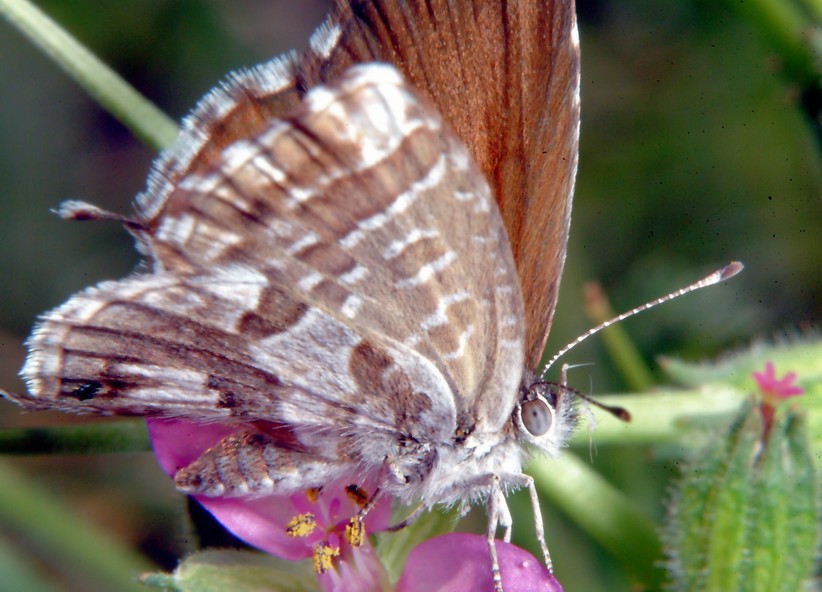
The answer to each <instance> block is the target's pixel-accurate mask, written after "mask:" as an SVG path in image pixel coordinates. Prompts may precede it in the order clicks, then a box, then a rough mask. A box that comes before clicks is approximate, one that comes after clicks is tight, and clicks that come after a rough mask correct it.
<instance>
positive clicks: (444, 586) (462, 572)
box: [395, 532, 562, 592]
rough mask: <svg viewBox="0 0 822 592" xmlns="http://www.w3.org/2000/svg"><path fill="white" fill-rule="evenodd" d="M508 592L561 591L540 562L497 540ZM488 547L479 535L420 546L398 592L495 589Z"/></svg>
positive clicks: (411, 557)
mask: <svg viewBox="0 0 822 592" xmlns="http://www.w3.org/2000/svg"><path fill="white" fill-rule="evenodd" d="M496 548H497V556H498V558H499V565H500V575H501V577H502V586H503V588H504V589H505V592H536V591H542V592H562V586H560V584H559V582H558V581H557V580H556V578H554V576H553V575H552V574H551V572H549V571H548V568H546V567H545V566H544V565H543V564H542V562H541V561H539V560H538V559H536V558H535V557H533V556H532V555H531V554H529V553H528V552H527V551H524V550H523V549H520V548H519V547H516V546H514V545H512V544H510V543H505V542H503V541H496ZM493 589H494V580H493V576H492V574H491V566H490V558H489V556H488V545H487V543H486V541H485V537H484V536H481V535H476V534H465V533H456V532H455V533H451V534H446V535H442V536H438V537H435V538H432V539H428V540H427V541H425V542H423V543H420V544H419V545H417V546H416V547H415V548H414V550H413V551H411V554H410V555H409V556H408V561H407V562H406V564H405V569H404V570H403V573H402V577H400V580H399V582H397V586H396V588H395V590H396V592H428V591H430V590H439V591H442V592H462V591H463V590H493Z"/></svg>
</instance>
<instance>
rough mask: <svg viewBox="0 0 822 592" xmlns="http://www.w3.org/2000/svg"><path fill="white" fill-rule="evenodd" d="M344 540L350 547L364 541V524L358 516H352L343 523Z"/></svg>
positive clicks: (359, 544) (358, 545)
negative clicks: (346, 522)
mask: <svg viewBox="0 0 822 592" xmlns="http://www.w3.org/2000/svg"><path fill="white" fill-rule="evenodd" d="M345 541H346V542H347V543H348V544H349V545H351V546H352V547H360V546H362V544H363V543H364V542H365V525H364V524H363V523H362V519H361V518H360V517H359V516H354V517H353V518H351V520H349V521H348V524H346V525H345Z"/></svg>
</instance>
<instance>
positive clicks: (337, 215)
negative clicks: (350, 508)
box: [4, 0, 580, 590]
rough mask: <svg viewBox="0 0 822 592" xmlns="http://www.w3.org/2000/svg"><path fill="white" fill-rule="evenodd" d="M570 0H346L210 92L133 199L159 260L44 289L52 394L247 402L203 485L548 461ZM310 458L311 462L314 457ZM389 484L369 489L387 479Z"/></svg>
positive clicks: (89, 409) (573, 74)
mask: <svg viewBox="0 0 822 592" xmlns="http://www.w3.org/2000/svg"><path fill="white" fill-rule="evenodd" d="M579 108H580V98H579V39H578V34H577V29H576V18H575V13H574V3H573V2H570V1H539V2H536V1H525V0H523V1H520V2H508V3H498V2H479V1H473V2H472V1H470V0H457V1H454V0H451V1H444V0H443V1H429V2H422V1H417V0H408V1H399V0H396V1H394V2H389V1H379V0H373V1H353V0H352V1H346V0H338V1H337V2H336V3H335V6H334V8H333V9H332V12H331V15H330V16H329V18H328V20H327V21H326V22H325V23H324V24H323V25H322V26H321V27H320V28H319V29H318V31H317V32H316V33H315V34H314V35H313V36H312V38H311V40H310V43H309V48H308V49H307V50H306V51H304V52H303V53H301V54H288V55H286V56H283V57H278V58H275V59H274V60H272V61H270V62H267V63H265V64H262V65H259V66H256V67H254V68H251V69H248V70H244V71H240V72H236V73H233V74H231V75H229V77H228V79H227V81H226V82H225V83H223V84H222V85H220V86H218V87H216V88H215V89H214V90H212V91H211V92H210V93H209V94H207V95H206V96H205V97H204V98H203V99H202V100H201V101H200V103H199V104H198V105H197V107H196V108H195V109H194V111H193V112H192V114H191V115H189V116H188V117H187V118H186V119H185V120H184V121H183V124H182V131H181V134H180V136H179V137H178V139H177V140H176V141H175V142H174V143H173V144H172V145H171V146H170V147H169V148H168V149H167V150H165V151H164V152H163V154H162V155H161V156H160V157H159V159H158V161H157V162H156V163H155V165H154V167H153V170H152V172H151V174H150V175H149V179H148V187H147V189H146V191H145V192H144V193H143V194H141V195H139V196H138V197H137V199H136V210H137V212H136V214H135V215H134V216H133V217H130V218H119V217H116V216H114V215H112V214H108V213H105V212H102V211H100V210H98V209H96V208H94V206H90V205H88V204H84V203H81V202H69V203H67V204H64V206H63V207H62V208H61V214H62V215H63V216H64V217H65V218H75V219H81V218H118V219H121V220H122V221H123V222H124V223H125V226H126V228H127V229H128V230H129V231H130V232H131V233H132V234H133V235H134V237H135V239H136V242H137V246H138V249H139V251H140V252H141V253H142V254H143V255H144V257H145V259H146V265H145V266H144V269H142V270H140V271H137V272H135V273H133V274H132V275H130V276H128V277H127V278H125V279H122V280H118V281H108V282H103V283H101V284H99V285H97V286H95V287H92V288H89V289H87V290H85V291H84V292H81V293H79V294H77V295H75V296H73V297H72V298H70V299H69V300H68V301H67V302H66V303H65V304H63V305H62V306H60V307H58V308H57V309H55V310H53V311H51V312H48V313H46V314H45V315H43V316H42V318H41V319H40V321H39V323H38V325H37V326H36V327H35V329H34V331H33V333H32V336H31V337H30V338H29V340H28V343H27V345H28V349H29V355H28V358H27V360H26V363H25V365H24V367H23V369H22V371H21V374H22V376H23V377H24V378H25V380H26V382H27V386H28V389H29V394H27V395H15V394H12V393H4V395H5V396H6V397H7V398H10V399H11V400H13V401H15V402H18V403H20V404H21V405H23V406H24V407H27V408H32V409H40V408H47V409H59V410H64V411H72V412H81V413H84V412H86V413H98V414H110V415H143V416H147V417H161V418H183V419H188V420H194V421H199V422H204V423H209V422H210V423H220V424H225V425H229V426H236V431H234V432H232V433H231V434H230V435H229V436H227V437H226V438H225V439H224V440H223V442H221V443H220V445H219V446H215V447H214V448H211V449H209V450H208V451H206V452H204V453H203V454H202V456H201V457H200V458H199V459H197V460H196V461H194V462H193V463H192V464H191V465H189V466H187V467H183V468H181V469H180V470H179V471H178V473H177V475H176V476H175V481H176V483H177V486H178V488H179V489H180V490H182V491H185V492H187V493H193V494H199V495H206V496H255V495H266V494H288V493H294V492H296V491H301V490H307V489H312V488H317V487H321V486H322V485H323V484H324V483H327V482H328V481H331V480H335V479H337V478H340V477H343V476H346V475H352V476H356V477H357V478H360V477H362V476H363V475H366V476H376V478H377V480H378V483H379V495H384V496H390V497H393V498H397V499H400V500H401V501H403V502H406V503H411V502H414V501H420V502H422V505H421V506H420V507H421V508H422V509H425V508H428V507H430V506H432V505H434V504H437V503H445V504H450V503H456V502H463V501H475V500H478V499H484V500H486V502H487V504H488V508H489V522H488V540H489V552H490V554H491V564H492V570H493V573H494V581H495V587H496V589H497V590H501V589H502V585H501V580H500V574H499V566H498V561H497V558H496V551H495V547H494V544H493V541H494V537H495V533H496V531H497V528H498V527H500V526H501V527H503V528H504V530H505V532H506V535H505V537H506V539H507V538H509V537H510V528H511V519H510V514H509V512H508V509H507V505H506V502H505V497H504V495H503V493H504V492H505V491H507V490H510V489H513V488H519V487H529V488H530V491H531V495H532V501H533V502H534V510H535V514H536V517H537V525H538V531H537V534H538V538H539V539H540V543H541V546H542V549H543V554H544V556H545V560H546V563H548V564H549V565H550V559H549V556H548V551H547V547H546V545H545V542H544V536H543V534H542V531H541V519H540V518H539V507H538V504H537V502H536V492H535V489H534V486H533V480H532V479H531V478H530V477H528V476H527V475H525V474H523V472H522V463H523V459H524V458H525V456H526V454H527V452H526V451H527V450H528V449H530V448H532V447H533V448H536V449H538V450H540V451H542V452H545V453H547V454H550V455H556V454H557V453H558V450H559V448H560V447H561V446H562V445H563V443H564V442H565V440H566V439H567V437H568V435H569V433H570V431H571V429H572V428H573V426H574V423H575V414H574V411H573V404H572V403H573V398H572V397H570V396H569V395H568V394H567V393H566V392H564V391H563V390H562V389H556V388H554V387H553V386H552V385H550V384H548V383H545V382H543V381H541V380H539V379H538V378H537V377H536V375H535V373H536V371H537V369H538V365H539V360H540V357H541V354H542V350H543V347H544V344H545V339H546V337H547V332H548V329H549V328H550V324H551V319H552V316H553V313H554V308H555V306H556V299H557V294H558V288H559V281H560V276H561V272H562V267H563V263H564V259H565V252H566V246H567V238H568V232H569V224H570V212H571V201H572V194H573V186H574V178H575V174H576V168H577V151H578V139H579ZM294 467H299V471H297V472H295V471H294ZM376 497H377V494H375V495H374V498H373V499H372V501H374V500H375V499H376Z"/></svg>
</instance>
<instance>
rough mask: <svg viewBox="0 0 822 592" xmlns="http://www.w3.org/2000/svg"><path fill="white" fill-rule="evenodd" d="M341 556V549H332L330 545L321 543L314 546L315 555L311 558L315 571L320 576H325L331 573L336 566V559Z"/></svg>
mask: <svg viewBox="0 0 822 592" xmlns="http://www.w3.org/2000/svg"><path fill="white" fill-rule="evenodd" d="M339 556H340V549H339V547H332V546H331V545H329V544H328V543H319V544H317V545H314V553H313V554H312V556H311V563H312V565H313V566H314V571H315V572H316V573H318V574H324V573H326V572H328V571H330V570H331V568H332V567H333V566H334V563H333V562H334V557H339Z"/></svg>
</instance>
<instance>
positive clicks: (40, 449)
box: [0, 419, 151, 454]
mask: <svg viewBox="0 0 822 592" xmlns="http://www.w3.org/2000/svg"><path fill="white" fill-rule="evenodd" d="M150 450H151V445H150V444H149V441H148V434H147V433H146V424H145V422H144V421H143V420H141V419H134V420H124V421H117V422H107V423H91V424H86V425H75V426H60V427H53V428H21V429H9V430H0V454H110V453H113V452H147V451H150Z"/></svg>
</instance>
